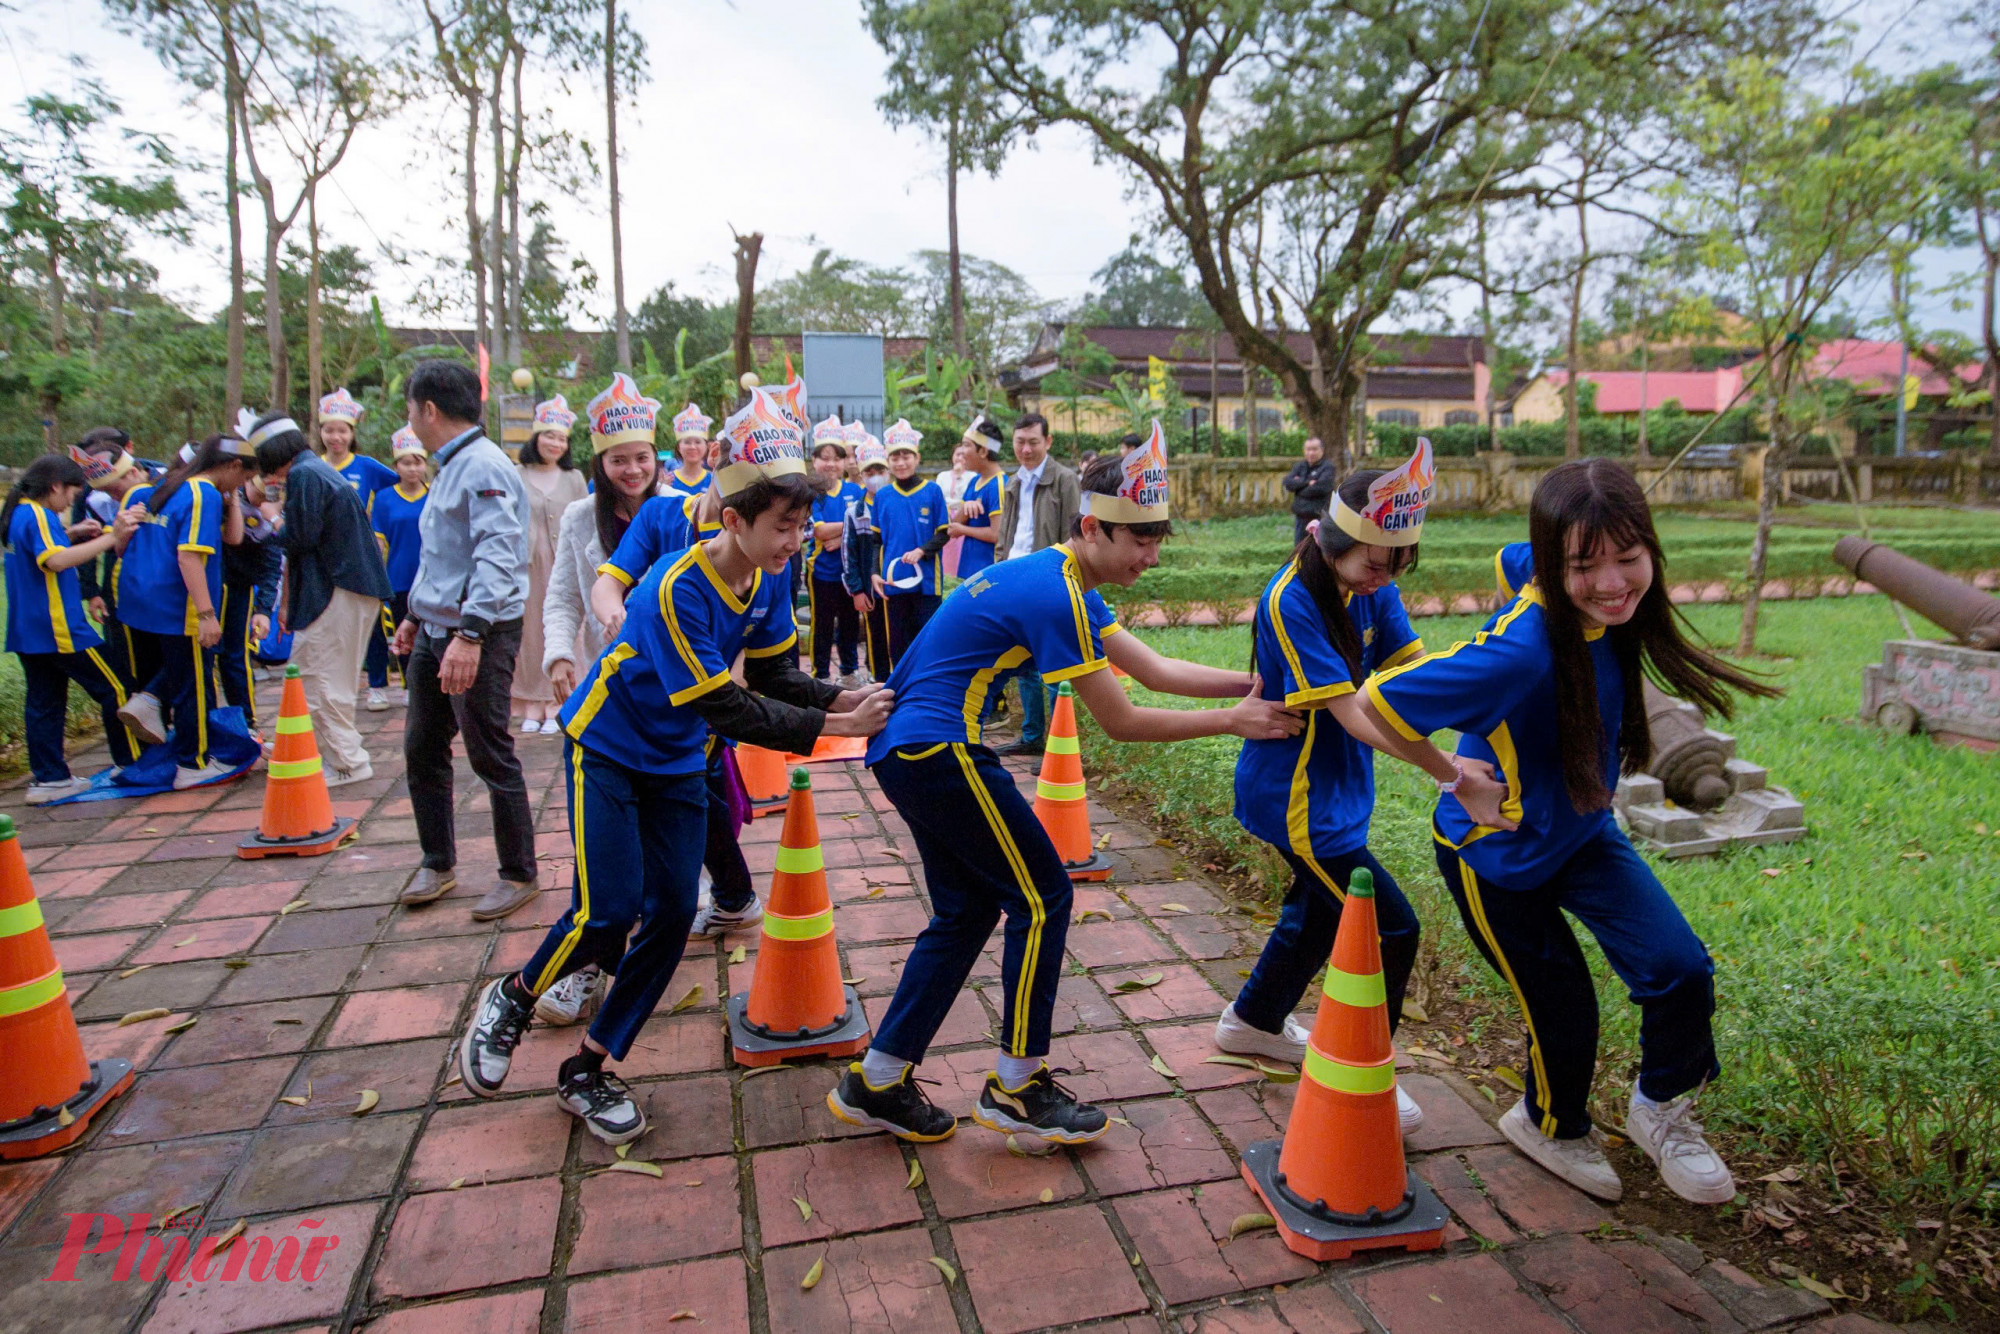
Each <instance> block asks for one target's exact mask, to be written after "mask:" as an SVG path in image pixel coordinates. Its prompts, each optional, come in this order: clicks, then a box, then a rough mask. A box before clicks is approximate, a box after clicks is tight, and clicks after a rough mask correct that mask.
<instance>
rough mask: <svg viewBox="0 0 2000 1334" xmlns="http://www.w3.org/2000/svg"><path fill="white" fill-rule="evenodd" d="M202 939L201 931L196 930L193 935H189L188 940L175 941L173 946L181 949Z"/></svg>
mask: <svg viewBox="0 0 2000 1334" xmlns="http://www.w3.org/2000/svg"><path fill="white" fill-rule="evenodd" d="M200 939H201V932H199V931H197V932H195V933H194V934H193V935H191V936H189V937H188V938H187V939H186V940H176V941H175V942H174V945H173V947H174V948H175V949H181V948H183V947H184V946H188V945H192V944H194V943H195V942H196V941H198V940H200Z"/></svg>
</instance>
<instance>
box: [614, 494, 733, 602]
mask: <svg viewBox="0 0 2000 1334" xmlns="http://www.w3.org/2000/svg"><path fill="white" fill-rule="evenodd" d="M700 508H701V497H700V496H698V495H693V496H653V497H651V498H649V499H648V500H647V501H646V503H645V504H643V505H641V506H639V512H638V513H637V514H635V515H633V516H632V522H631V525H630V526H629V527H627V528H626V529H625V536H623V537H621V538H619V539H618V550H616V551H614V552H612V553H611V554H610V555H609V556H608V557H606V558H605V561H604V564H602V565H600V566H598V567H597V572H598V573H599V574H608V575H610V576H611V577H612V578H614V579H616V580H618V582H619V583H621V584H624V585H625V586H626V587H627V588H630V587H632V585H634V584H636V583H638V582H639V581H640V580H641V579H644V578H645V577H646V572H647V571H648V570H650V569H652V568H653V567H654V566H655V565H657V564H659V562H660V558H661V557H662V556H666V555H669V554H672V553H673V552H677V551H686V550H687V549H688V548H689V547H691V546H693V545H694V544H695V543H696V542H702V541H706V540H707V539H709V538H711V537H714V536H715V535H716V534H717V533H719V532H721V531H722V521H721V520H720V519H711V520H708V521H707V522H704V523H702V524H700V525H699V527H698V528H697V525H696V523H695V517H694V516H695V512H696V511H697V510H698V509H700Z"/></svg>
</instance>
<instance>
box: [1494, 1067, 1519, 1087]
mask: <svg viewBox="0 0 2000 1334" xmlns="http://www.w3.org/2000/svg"><path fill="white" fill-rule="evenodd" d="M1493 1077H1494V1078H1495V1079H1497V1080H1499V1081H1500V1082H1501V1083H1503V1084H1505V1085H1506V1086H1507V1087H1508V1088H1510V1089H1513V1090H1514V1092H1516V1093H1526V1092H1527V1091H1528V1085H1527V1083H1526V1082H1525V1081H1523V1080H1522V1078H1521V1072H1520V1071H1519V1070H1516V1069H1515V1068H1514V1067H1513V1066H1511V1065H1496V1066H1494V1067H1493Z"/></svg>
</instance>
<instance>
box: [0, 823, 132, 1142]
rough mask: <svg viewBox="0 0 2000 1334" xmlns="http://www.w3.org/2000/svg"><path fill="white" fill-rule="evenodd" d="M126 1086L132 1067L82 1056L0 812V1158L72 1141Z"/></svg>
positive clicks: (38, 913) (57, 970)
mask: <svg viewBox="0 0 2000 1334" xmlns="http://www.w3.org/2000/svg"><path fill="white" fill-rule="evenodd" d="M131 1086H132V1063H131V1062H130V1061H121V1060H113V1059H106V1060H102V1061H90V1060H86V1059H84V1055H83V1038H82V1036H81V1035H80V1034H79V1033H78V1032H77V1031H76V1016H75V1015H73V1014H71V1013H70V1009H69V995H68V993H67V992H65V991H64V990H63V975H62V968H61V967H60V966H59V965H58V964H57V963H56V954H55V951H54V950H53V949H51V948H49V933H48V930H47V928H45V927H44V926H43V925H42V905H41V904H40V903H39V902H38V901H37V900H36V898H35V884H34V881H32V880H30V879H29V878H28V863H27V862H26V860H24V859H23V858H22V856H21V841H20V840H19V839H18V838H16V837H15V836H14V820H13V817H12V816H7V815H0V1158H35V1157H39V1156H40V1155H42V1154H45V1153H51V1152H53V1151H54V1150H56V1149H60V1148H62V1147H63V1146H64V1145H65V1144H71V1143H74V1142H75V1141H76V1140H77V1138H78V1137H80V1136H81V1135H82V1134H83V1132H84V1130H85V1128H86V1127H87V1126H89V1124H90V1118H91V1117H92V1116H94V1115H96V1114H97V1110H98V1109H99V1108H100V1107H102V1106H104V1104H105V1103H107V1102H109V1101H111V1100H112V1099H113V1098H115V1097H117V1096H118V1095H119V1094H121V1093H123V1092H124V1091H125V1090H126V1089H128V1088H130V1087H131Z"/></svg>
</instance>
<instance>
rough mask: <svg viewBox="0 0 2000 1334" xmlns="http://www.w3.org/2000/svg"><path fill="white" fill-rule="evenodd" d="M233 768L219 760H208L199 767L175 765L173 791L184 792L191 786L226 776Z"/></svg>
mask: <svg viewBox="0 0 2000 1334" xmlns="http://www.w3.org/2000/svg"><path fill="white" fill-rule="evenodd" d="M234 769H235V766H234V765H229V764H224V763H223V762H222V761H221V760H210V761H209V762H208V763H207V764H204V765H202V766H201V768H199V769H189V768H187V767H185V766H183V765H176V766H175V767H174V791H176V792H185V791H187V790H188V789H189V788H191V787H201V786H202V785H203V784H205V783H213V782H215V781H216V780H217V779H220V778H226V777H228V776H229V775H230V773H232V772H233V771H234Z"/></svg>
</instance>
